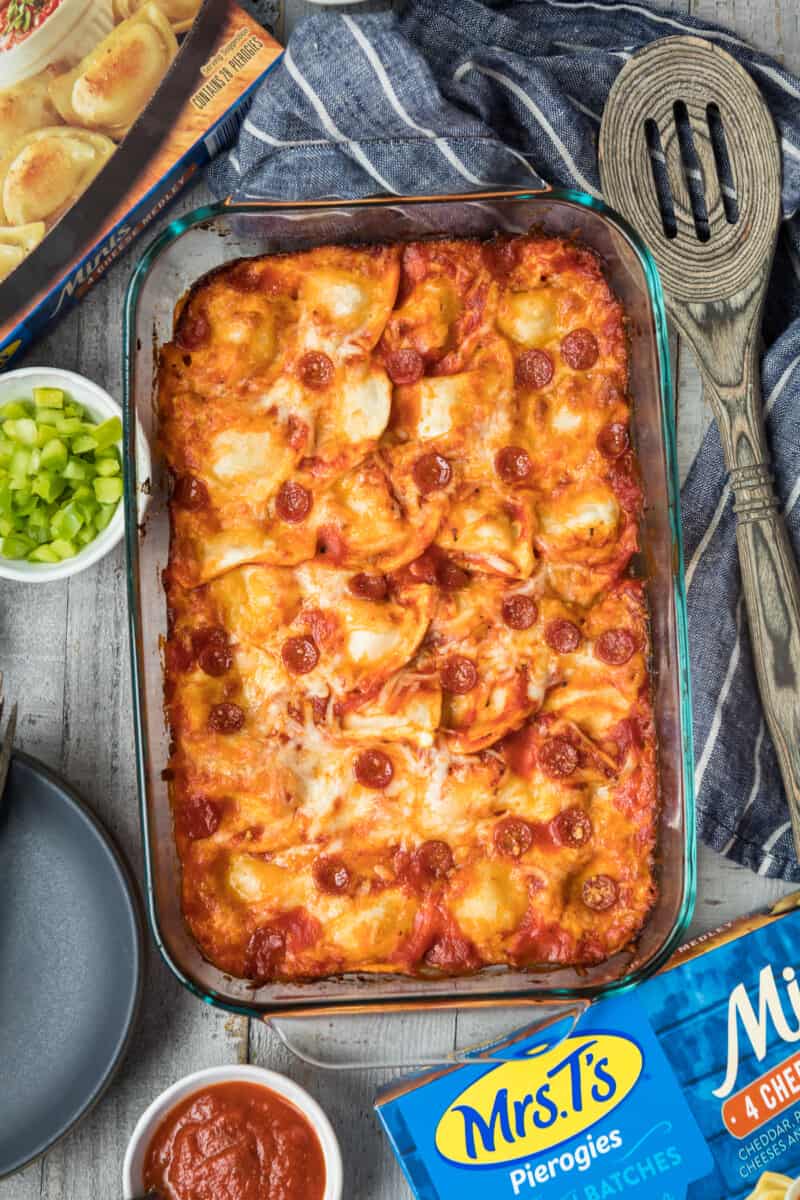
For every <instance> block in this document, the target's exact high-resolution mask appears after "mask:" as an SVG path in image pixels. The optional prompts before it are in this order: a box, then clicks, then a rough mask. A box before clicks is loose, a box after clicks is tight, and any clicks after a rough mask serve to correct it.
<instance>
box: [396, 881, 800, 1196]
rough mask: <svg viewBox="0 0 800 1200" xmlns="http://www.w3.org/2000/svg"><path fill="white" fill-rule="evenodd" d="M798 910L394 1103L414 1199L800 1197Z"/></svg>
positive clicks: (437, 1076)
mask: <svg viewBox="0 0 800 1200" xmlns="http://www.w3.org/2000/svg"><path fill="white" fill-rule="evenodd" d="M798 905H800V894H796V895H794V896H792V897H790V898H789V900H788V901H783V902H782V903H781V904H780V905H779V906H777V907H776V909H774V910H772V911H771V912H769V913H766V914H763V915H760V916H757V917H752V918H748V919H747V920H745V921H741V922H737V923H735V924H734V925H732V926H729V927H726V928H725V929H723V930H721V931H720V932H718V933H716V934H711V935H709V936H708V937H706V938H702V939H698V940H697V941H696V942H692V943H690V944H689V945H688V946H685V947H684V948H683V949H682V950H680V951H679V952H678V953H677V954H676V955H675V956H674V957H673V958H672V959H671V960H670V961H669V963H668V964H667V966H666V967H665V968H664V969H663V970H662V971H661V972H660V973H659V974H658V975H656V976H654V977H653V978H652V979H650V980H648V981H647V982H646V983H644V984H642V985H641V986H640V987H638V988H636V989H635V990H634V991H629V992H626V993H623V994H620V995H618V996H613V997H609V998H608V999H605V1000H601V1001H599V1002H598V1003H597V1004H594V1005H592V1006H591V1007H590V1008H589V1010H588V1011H587V1012H586V1013H585V1014H584V1015H583V1016H582V1017H581V1019H580V1021H579V1022H578V1024H577V1025H576V1026H575V1028H574V1029H572V1030H571V1031H570V1028H569V1023H568V1022H562V1023H558V1024H555V1025H552V1026H551V1027H550V1028H549V1029H547V1030H546V1031H541V1030H540V1031H539V1032H537V1033H535V1034H533V1035H529V1036H523V1037H522V1038H520V1039H511V1040H509V1041H508V1042H506V1043H504V1044H503V1045H502V1046H495V1047H493V1048H491V1049H490V1050H488V1051H482V1052H480V1053H483V1054H484V1056H485V1057H488V1056H489V1055H490V1056H491V1057H492V1058H493V1059H494V1060H495V1061H493V1062H491V1063H487V1062H479V1061H475V1062H474V1063H473V1062H470V1063H469V1064H467V1065H462V1066H455V1067H447V1068H445V1069H440V1070H437V1071H431V1072H428V1073H426V1074H425V1075H422V1076H416V1077H414V1078H412V1079H410V1080H402V1081H400V1082H399V1083H398V1084H396V1085H395V1086H394V1087H392V1088H390V1089H389V1090H388V1091H387V1092H385V1093H384V1094H383V1095H382V1096H380V1097H379V1099H378V1101H377V1104H376V1107H377V1110H378V1115H379V1116H380V1119H381V1121H382V1122H383V1125H384V1126H385V1128H386V1131H387V1133H388V1134H389V1137H390V1139H391V1141H392V1145H393V1147H394V1150H395V1153H396V1154H397V1156H398V1158H399V1160H400V1163H401V1165H402V1167H403V1170H404V1172H405V1174H406V1177H407V1179H408V1181H409V1183H410V1184H411V1187H412V1189H413V1190H414V1192H415V1194H416V1195H417V1196H418V1197H419V1200H514V1198H515V1197H519V1198H520V1200H529V1198H530V1200H538V1198H539V1197H542V1200H610V1198H612V1197H625V1198H630V1200H636V1198H641V1200H687V1198H688V1200H739V1198H741V1200H754V1198H758V1200H800V910H799V909H798V907H797V906H798ZM565 1032H566V1034H567V1036H563V1035H564V1033H565ZM500 1058H502V1059H503V1061H502V1062H498V1061H497V1059H500Z"/></svg>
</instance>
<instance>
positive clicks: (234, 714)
mask: <svg viewBox="0 0 800 1200" xmlns="http://www.w3.org/2000/svg"><path fill="white" fill-rule="evenodd" d="M243 725H244V711H243V709H241V708H240V707H239V705H238V704H230V703H229V702H227V701H226V702H224V703H223V704H214V705H213V706H212V708H211V711H210V712H209V714H208V728H209V729H210V730H211V731H212V732H213V733H238V732H239V730H240V729H241V728H242V726H243Z"/></svg>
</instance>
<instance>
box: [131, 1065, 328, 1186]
mask: <svg viewBox="0 0 800 1200" xmlns="http://www.w3.org/2000/svg"><path fill="white" fill-rule="evenodd" d="M239 1082H242V1083H259V1084H261V1085H262V1086H263V1087H267V1088H271V1089H272V1091H273V1092H277V1093H278V1095H279V1096H282V1097H283V1098H284V1099H285V1100H288V1101H290V1103H292V1104H293V1105H294V1106H295V1108H299V1109H300V1111H301V1112H302V1113H303V1114H304V1115H305V1116H306V1117H307V1118H308V1120H309V1121H310V1122H311V1125H312V1126H313V1128H314V1130H315V1132H316V1134H317V1137H318V1138H319V1141H320V1145H321V1146H322V1154H323V1157H324V1159H325V1192H324V1195H323V1200H341V1195H342V1156H341V1154H340V1152H339V1143H338V1142H337V1140H336V1134H335V1133H334V1132H333V1129H332V1128H331V1123H330V1121H329V1120H328V1118H327V1117H326V1116H325V1113H324V1112H323V1111H322V1109H321V1108H320V1106H319V1105H318V1104H317V1102H316V1100H314V1099H313V1098H312V1097H311V1096H309V1094H308V1092H307V1091H305V1090H304V1089H303V1088H301V1087H300V1085H299V1084H297V1083H295V1082H294V1080H292V1079H287V1078H286V1076H285V1075H278V1074H277V1073H276V1072H275V1071H267V1070H266V1068H265V1067H256V1066H252V1065H246V1066H228V1067H207V1068H206V1069H205V1070H204V1071H195V1072H194V1074H193V1075H187V1076H186V1078H185V1079H179V1080H178V1082H177V1083H173V1085H172V1087H169V1088H167V1090H166V1091H165V1092H162V1093H161V1095H160V1096H158V1097H157V1098H156V1099H155V1100H154V1101H153V1103H152V1104H151V1105H150V1107H149V1108H147V1109H146V1110H145V1111H144V1112H143V1113H142V1115H141V1117H140V1118H139V1120H138V1121H137V1123H136V1128H135V1129H134V1131H133V1136H132V1137H131V1140H130V1142H129V1143H128V1149H127V1151H126V1152H125V1162H124V1163H123V1167H122V1193H123V1196H124V1198H125V1200H132V1197H134V1196H140V1195H142V1194H143V1192H144V1190H145V1189H144V1180H143V1178H142V1171H143V1168H144V1159H145V1154H146V1153H147V1147H148V1145H149V1144H150V1139H151V1137H152V1136H153V1134H154V1133H155V1131H156V1129H157V1127H158V1126H159V1125H160V1123H161V1121H162V1120H163V1119H164V1117H165V1116H166V1115H167V1113H168V1112H169V1111H170V1109H172V1108H174V1107H175V1105H176V1104H178V1103H179V1102H180V1101H181V1100H183V1099H185V1098H186V1096H190V1095H191V1094H192V1092H199V1091H201V1090H202V1089H203V1088H205V1087H208V1086H209V1085H210V1084H214V1083H239Z"/></svg>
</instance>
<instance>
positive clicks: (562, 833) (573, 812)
mask: <svg viewBox="0 0 800 1200" xmlns="http://www.w3.org/2000/svg"><path fill="white" fill-rule="evenodd" d="M552 830H553V833H554V835H555V839H556V841H557V842H559V843H560V845H562V846H572V847H573V849H577V848H578V847H580V846H585V845H587V843H588V842H590V841H591V840H592V822H591V821H590V820H589V816H588V814H587V813H585V812H584V811H583V809H582V808H578V806H577V805H575V806H573V807H572V808H565V809H563V810H562V811H561V812H560V813H559V814H558V816H557V817H554V818H553V822H552Z"/></svg>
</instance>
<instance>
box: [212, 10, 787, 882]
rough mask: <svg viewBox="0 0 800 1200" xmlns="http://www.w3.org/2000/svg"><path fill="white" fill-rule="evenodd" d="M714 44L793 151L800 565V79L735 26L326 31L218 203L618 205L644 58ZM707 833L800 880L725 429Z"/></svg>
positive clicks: (700, 506) (718, 472)
mask: <svg viewBox="0 0 800 1200" xmlns="http://www.w3.org/2000/svg"><path fill="white" fill-rule="evenodd" d="M690 32H702V33H703V34H704V35H705V36H707V37H709V38H710V39H711V40H712V41H714V42H716V43H718V44H719V45H720V46H723V47H724V48H725V49H726V50H728V51H730V52H731V53H732V54H733V55H735V57H736V58H738V59H739V61H740V62H742V63H743V64H744V65H745V66H746V67H747V68H748V70H749V71H750V72H751V73H752V75H753V76H754V77H755V79H756V80H757V82H758V84H759V86H760V87H761V89H762V91H763V93H764V95H765V97H766V99H767V101H768V103H769V105H770V107H771V109H772V112H773V115H774V117H775V120H776V122H777V124H778V126H779V129H780V134H781V139H782V145H783V168H784V180H783V211H784V216H785V221H784V224H783V227H782V231H781V237H780V243H779V248H778V255H777V259H776V263H775V271H774V274H773V279H772V286H771V290H770V295H769V301H768V304H767V310H766V314H765V324H764V338H765V346H766V352H765V354H764V359H763V390H764V404H765V408H766V412H767V416H768V426H769V436H770V441H771V444H772V448H773V452H774V455H775V461H776V467H777V470H776V475H777V487H778V492H779V495H780V497H781V500H782V502H783V505H784V508H785V512H786V515H787V519H788V522H789V527H790V530H791V536H792V539H793V542H794V547H795V552H796V553H798V554H800V504H798V503H797V501H798V499H799V498H800V473H799V470H798V469H799V468H800V215H798V213H797V209H798V206H800V81H798V79H796V78H795V77H793V76H792V75H789V74H788V73H787V72H786V71H784V70H783V68H782V67H781V66H779V65H778V64H777V63H776V62H774V61H773V60H771V59H769V58H767V57H766V56H765V55H763V54H760V53H758V52H757V51H755V50H753V49H752V48H751V47H750V46H748V45H747V44H746V43H745V42H743V41H741V40H740V39H739V38H737V37H735V36H734V35H733V34H732V33H730V32H727V31H725V30H723V29H719V28H717V27H714V26H711V25H707V24H704V23H702V22H700V21H696V20H693V19H692V18H691V17H683V16H680V15H676V14H669V13H666V12H660V11H658V10H656V9H653V8H649V7H647V6H646V5H645V4H642V3H630V2H625V3H623V2H608V3H606V2H605V0H517V2H515V3H512V2H504V0H493V2H489V0H487V2H486V3H480V2H479V0H408V3H407V4H406V5H405V7H404V8H403V10H402V12H400V13H396V14H392V13H385V14H371V15H354V16H349V15H333V14H326V15H320V16H315V17H312V18H310V19H308V20H306V21H305V22H303V23H302V24H301V25H300V26H299V27H298V28H297V29H296V31H295V32H294V34H293V35H292V37H291V39H290V41H289V45H288V48H287V51H286V54H285V57H284V59H283V62H282V63H281V65H280V66H279V67H278V68H277V70H276V71H274V72H273V73H272V74H271V75H270V78H269V82H268V83H267V84H266V86H264V87H263V88H262V89H261V91H260V92H259V94H258V95H257V96H256V99H255V102H254V104H253V107H252V109H251V111H250V114H249V116H248V118H247V120H246V121H245V123H244V125H243V127H242V130H241V133H240V136H239V140H238V144H237V145H236V147H235V148H234V150H233V151H232V152H231V153H230V154H229V155H228V156H227V158H225V159H222V160H220V161H218V162H217V163H216V164H215V166H213V167H212V169H211V174H210V179H211V185H212V187H213V188H214V190H215V191H216V193H217V194H218V195H228V194H231V193H232V194H233V195H234V196H235V197H237V198H239V199H251V198H256V199H266V198H279V199H287V200H291V199H320V198H323V197H342V196H344V197H357V196H366V195H370V194H374V193H376V192H389V193H436V192H457V191H470V190H475V189H480V188H498V187H500V188H503V187H520V186H522V187H535V186H537V185H539V184H540V183H541V182H543V181H547V182H549V183H552V184H558V185H562V186H567V187H579V188H582V189H583V190H584V191H586V192H589V194H590V195H592V196H598V195H599V193H600V181H599V175H598V169H597V155H596V147H597V131H598V127H599V122H600V116H601V113H602V111H603V105H604V102H605V98H606V96H607V94H608V90H609V88H610V86H611V84H612V82H613V80H614V78H615V76H616V74H617V72H618V71H619V69H620V67H621V66H622V64H623V63H624V62H625V60H626V59H627V58H629V57H630V55H631V53H632V51H634V50H636V49H637V47H639V46H641V45H643V44H644V43H646V42H650V41H652V40H654V39H655V38H660V37H664V36H667V35H670V34H678V33H690ZM683 522H684V533H685V539H686V562H687V571H686V575H687V585H688V594H689V632H690V639H691V651H692V676H693V686H694V736H695V753H696V768H695V780H696V784H697V793H698V800H699V829H700V833H701V835H702V837H703V838H704V840H705V841H706V842H708V844H709V845H711V846H713V847H714V848H715V849H717V850H720V851H721V852H722V853H723V854H726V855H728V856H729V857H731V858H733V859H735V860H736V861H737V862H740V863H744V864H746V865H747V866H749V867H751V868H752V869H753V870H755V871H758V872H759V873H760V874H762V875H774V876H782V877H783V878H784V879H791V880H795V881H797V880H800V866H799V865H798V863H797V861H796V859H795V856H794V852H793V849H792V840H791V832H790V826H789V816H788V811H787V808H786V802H785V799H784V796H783V792H782V787H781V781H780V775H779V773H778V766H777V761H776V758H775V752H774V749H773V746H772V744H771V741H770V736H769V734H768V732H767V731H766V729H765V726H764V720H763V717H762V713H761V707H760V704H759V701H758V693H757V690H756V682H755V675H754V671H753V661H752V651H751V646H750V640H749V637H748V632H747V623H746V617H745V614H744V611H743V605H742V600H741V591H740V580H739V566H738V561H737V556H736V545H735V537H734V517H733V511H732V504H731V497H730V491H729V488H728V487H727V485H726V479H725V469H724V466H723V462H722V453H721V450H720V444H719V438H718V436H717V433H716V429H715V428H714V427H712V428H711V429H710V430H709V431H708V433H707V435H706V437H705V439H704V441H703V443H702V446H701V448H700V450H699V452H698V454H697V457H696V459H695V461H694V463H693V465H692V468H691V470H690V472H689V475H688V478H687V480H686V483H685V486H684V489H683Z"/></svg>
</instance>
